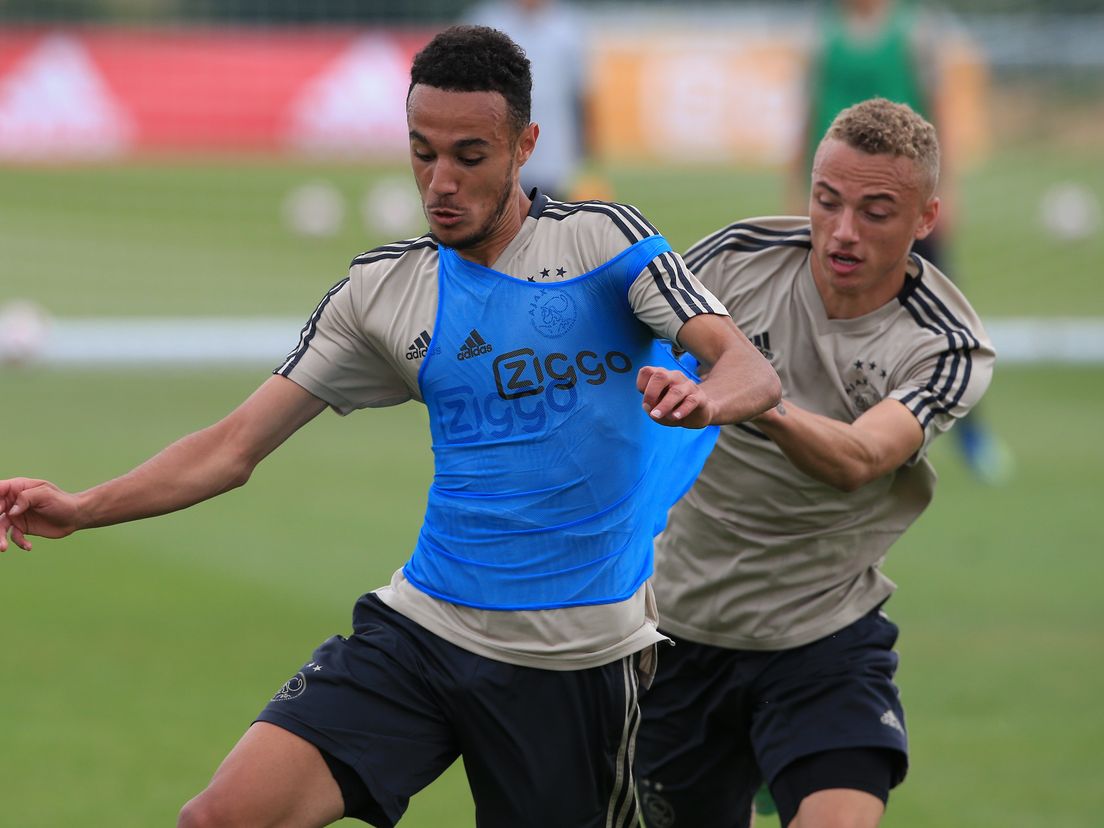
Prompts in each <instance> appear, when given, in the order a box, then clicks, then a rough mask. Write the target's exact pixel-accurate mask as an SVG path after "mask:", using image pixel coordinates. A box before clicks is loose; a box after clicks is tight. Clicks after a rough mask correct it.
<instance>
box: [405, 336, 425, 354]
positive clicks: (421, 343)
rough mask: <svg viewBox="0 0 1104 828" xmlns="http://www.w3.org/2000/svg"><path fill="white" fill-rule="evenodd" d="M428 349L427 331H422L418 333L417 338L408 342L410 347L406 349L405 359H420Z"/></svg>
mask: <svg viewBox="0 0 1104 828" xmlns="http://www.w3.org/2000/svg"><path fill="white" fill-rule="evenodd" d="M428 351H429V333H427V332H426V331H422V332H421V333H420V334H418V338H417V339H415V340H414V341H413V342H411V343H410V347H409V348H407V349H406V358H407V359H422V358H424V357H425V355H426V353H428Z"/></svg>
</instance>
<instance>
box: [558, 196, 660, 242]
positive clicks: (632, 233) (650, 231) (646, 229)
mask: <svg viewBox="0 0 1104 828" xmlns="http://www.w3.org/2000/svg"><path fill="white" fill-rule="evenodd" d="M575 213H599V214H601V215H605V216H608V217H609V219H610V221H612V222H613V223H614V225H615V226H616V227H617V229H618V230H620V231H621V232H622V233H623V234H624V236H625V238H626V239H628V240H629V243H630V244H635V243H636V242H638V241H640V240H641V239H646V238H648V237H649V236H655V235H657V233H656V229H655V228H654V227H652V226H651V225H650V224H649V223H648V222H647V221H646V220H645V219H644V217H643V216H641V215H640V213H639V212H638V211H636V209H635V208H631V207H626V206H625V205H624V204H616V203H614V202H610V201H576V202H567V203H557V202H550V203H549V204H548V206H547V207H546V208H545V210H544V213H543V214H542V217H546V218H550V219H553V220H554V221H563V220H564V219H566V218H568V217H569V216H572V215H574V214H575Z"/></svg>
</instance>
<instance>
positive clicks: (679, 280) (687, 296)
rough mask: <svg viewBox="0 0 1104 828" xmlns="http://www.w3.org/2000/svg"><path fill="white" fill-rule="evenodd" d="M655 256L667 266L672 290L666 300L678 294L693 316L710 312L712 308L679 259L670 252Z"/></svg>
mask: <svg viewBox="0 0 1104 828" xmlns="http://www.w3.org/2000/svg"><path fill="white" fill-rule="evenodd" d="M657 258H658V259H659V260H660V261H661V262H663V265H664V266H665V267H666V268H667V278H668V284H669V286H670V288H671V291H672V293H671V295H670V296H669V297H668V301H670V300H671V298H673V296H674V295H678V296H679V297H680V298H681V299H682V302H683V303H684V304H685V306H686V308H687V309H689V311H690V313H691V315H693V316H696V315H698V314H700V313H710V312H711V311H712V310H713V309H712V308H711V307H710V306H709V302H708V301H707V300H706V298H705V297H704V296H702V294H701V293H700V292H699V291H698V290H697V289H696V288H695V287H694V286H693V284H692V283H691V281H690V274H689V272H688V271H687V270H686V268H685V267H684V266H683V264H682V262H681V261H680V260H679V259H677V258H676V257H675V256H674V255H672V254H671V253H663V254H661V255H660V256H658V257H657ZM653 274H655V271H653ZM684 321H685V320H684Z"/></svg>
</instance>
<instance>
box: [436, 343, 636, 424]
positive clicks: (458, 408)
mask: <svg viewBox="0 0 1104 828" xmlns="http://www.w3.org/2000/svg"><path fill="white" fill-rule="evenodd" d="M632 368H633V365H632V359H630V357H629V356H628V354H623V353H621V352H620V351H610V352H609V353H607V354H606V355H605V357H599V356H598V354H597V353H595V352H594V351H580V352H579V353H577V354H576V355H575V357H574V358H571V357H568V356H567V355H566V354H561V353H553V354H548V355H547V356H545V357H543V358H542V357H539V356H538V355H537V354H536V352H534V351H533V350H532V349H531V348H520V349H518V350H516V351H511V352H510V353H507V354H502V355H501V356H499V357H498V358H497V359H496V360H495V361H494V374H495V385H496V386H497V389H496V391H492V392H490V393H487V394H485V395H482V396H480V395H477V394H476V392H475V389H473V388H472V387H470V386H467V385H464V386H457V387H454V388H450V389H449V390H447V391H444V392H441V393H440V394H439V396H438V398H437V400H438V415H437V417H438V422H439V423H440V425H441V428H442V429H443V430H444V432H445V434H446V435H447V438H448V440H449V442H451V443H469V442H474V441H476V440H479V439H481V438H489V439H492V440H497V439H501V438H503V437H508V436H509V435H511V434H514V433H516V432H519V431H520V432H523V433H526V434H533V433H536V432H540V431H543V430H544V429H545V427H546V425H547V423H548V417H549V410H551V411H554V412H558V413H561V414H562V413H565V412H567V411H570V410H571V409H573V408H574V407H575V406H576V405H577V404H578V401H579V390H578V387H577V386H578V383H579V378H580V376H581V377H582V378H583V380H584V382H586V383H588V384H590V385H602V384H603V383H605V382H606V381H607V380H608V379H609V377H610V374H611V373H612V374H627V373H628V372H630V371H631V370H632ZM532 397H537V398H536V399H527V398H532Z"/></svg>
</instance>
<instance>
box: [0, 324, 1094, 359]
mask: <svg viewBox="0 0 1104 828" xmlns="http://www.w3.org/2000/svg"><path fill="white" fill-rule="evenodd" d="M302 325H303V320H302V319H296V318H227V317H191V318H189V317H165V318H132V317H126V318H123V317H120V318H104V317H96V318H91V317H89V318H72V317H70V318H55V319H52V320H50V321H49V323H48V324H47V326H46V327H45V328H44V329H41V330H38V331H36V332H33V333H32V334H30V335H28V334H26V333H24V334H23V335H16V332H13V331H11V330H9V331H2V330H0V362H5V363H13V362H16V363H29V364H45V365H57V366H84V367H94V366H99V367H111V368H118V367H128V366H131V367H136V368H138V367H144V366H179V367H187V366H193V365H195V366H209V365H227V366H233V365H246V366H253V365H257V366H265V367H272V368H274V367H276V366H277V365H278V364H279V363H280V362H282V361H283V359H284V357H285V356H286V355H287V353H288V352H289V351H291V350H293V349H294V348H295V347H296V345H297V343H298V341H299V331H300V329H301V328H302ZM986 328H987V329H988V331H989V334H990V336H991V337H992V338H993V342H994V343H995V344H996V346H997V358H998V363H999V364H1004V365H1008V364H1015V363H1075V364H1090V365H1093V364H1097V365H1099V364H1104V318H1101V317H1084V318H1074V317H1064V318H1063V317H1054V318H1031V317H1014V318H1002V319H990V320H988V321H987V322H986ZM6 334H7V335H6Z"/></svg>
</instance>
